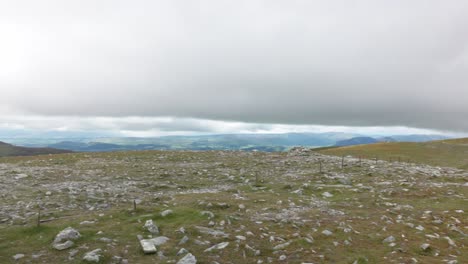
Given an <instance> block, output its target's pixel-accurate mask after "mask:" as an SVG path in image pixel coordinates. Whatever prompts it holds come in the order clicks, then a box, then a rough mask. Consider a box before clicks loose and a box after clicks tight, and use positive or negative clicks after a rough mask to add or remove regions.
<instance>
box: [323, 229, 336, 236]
mask: <svg viewBox="0 0 468 264" xmlns="http://www.w3.org/2000/svg"><path fill="white" fill-rule="evenodd" d="M322 234H324V235H326V236H331V235H333V232H332V231H330V230H323V231H322Z"/></svg>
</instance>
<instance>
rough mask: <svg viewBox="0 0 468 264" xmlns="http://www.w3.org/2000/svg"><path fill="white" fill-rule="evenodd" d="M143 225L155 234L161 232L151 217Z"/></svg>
mask: <svg viewBox="0 0 468 264" xmlns="http://www.w3.org/2000/svg"><path fill="white" fill-rule="evenodd" d="M143 227H144V228H146V230H148V231H149V232H150V233H151V234H153V235H157V234H159V228H158V227H157V226H156V225H155V224H154V223H153V220H151V219H150V220H147V221H146V222H145V225H144V226H143Z"/></svg>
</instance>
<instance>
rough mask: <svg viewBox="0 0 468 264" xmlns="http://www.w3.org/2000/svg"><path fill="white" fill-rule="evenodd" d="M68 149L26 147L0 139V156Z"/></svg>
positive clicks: (63, 151)
mask: <svg viewBox="0 0 468 264" xmlns="http://www.w3.org/2000/svg"><path fill="white" fill-rule="evenodd" d="M70 152H71V151H69V150H62V149H54V148H26V147H18V146H14V145H11V144H7V143H4V142H1V141H0V157H8V156H34V155H44V154H61V153H70Z"/></svg>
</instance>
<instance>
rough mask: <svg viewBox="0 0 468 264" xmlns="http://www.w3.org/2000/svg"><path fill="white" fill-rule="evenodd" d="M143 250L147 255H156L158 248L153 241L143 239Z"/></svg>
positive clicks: (141, 243)
mask: <svg viewBox="0 0 468 264" xmlns="http://www.w3.org/2000/svg"><path fill="white" fill-rule="evenodd" d="M140 245H141V248H142V249H143V252H144V253H145V254H154V253H156V247H155V246H154V243H153V241H151V239H142V240H140Z"/></svg>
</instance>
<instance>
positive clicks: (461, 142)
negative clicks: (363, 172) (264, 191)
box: [317, 138, 468, 169]
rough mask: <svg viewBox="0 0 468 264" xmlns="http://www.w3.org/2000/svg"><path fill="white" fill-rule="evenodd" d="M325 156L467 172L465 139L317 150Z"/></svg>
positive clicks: (388, 143) (467, 148)
mask: <svg viewBox="0 0 468 264" xmlns="http://www.w3.org/2000/svg"><path fill="white" fill-rule="evenodd" d="M317 151H318V152H320V153H322V154H328V155H337V156H342V155H345V156H347V155H351V156H356V157H357V156H361V157H363V158H372V159H373V158H375V157H377V158H378V159H384V160H390V159H392V160H394V161H395V160H398V159H400V160H401V161H408V160H410V161H411V162H417V163H424V164H429V165H433V166H446V167H455V168H461V169H468V138H460V139H446V140H437V141H429V142H385V143H374V144H367V145H355V146H345V147H332V148H323V149H317Z"/></svg>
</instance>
